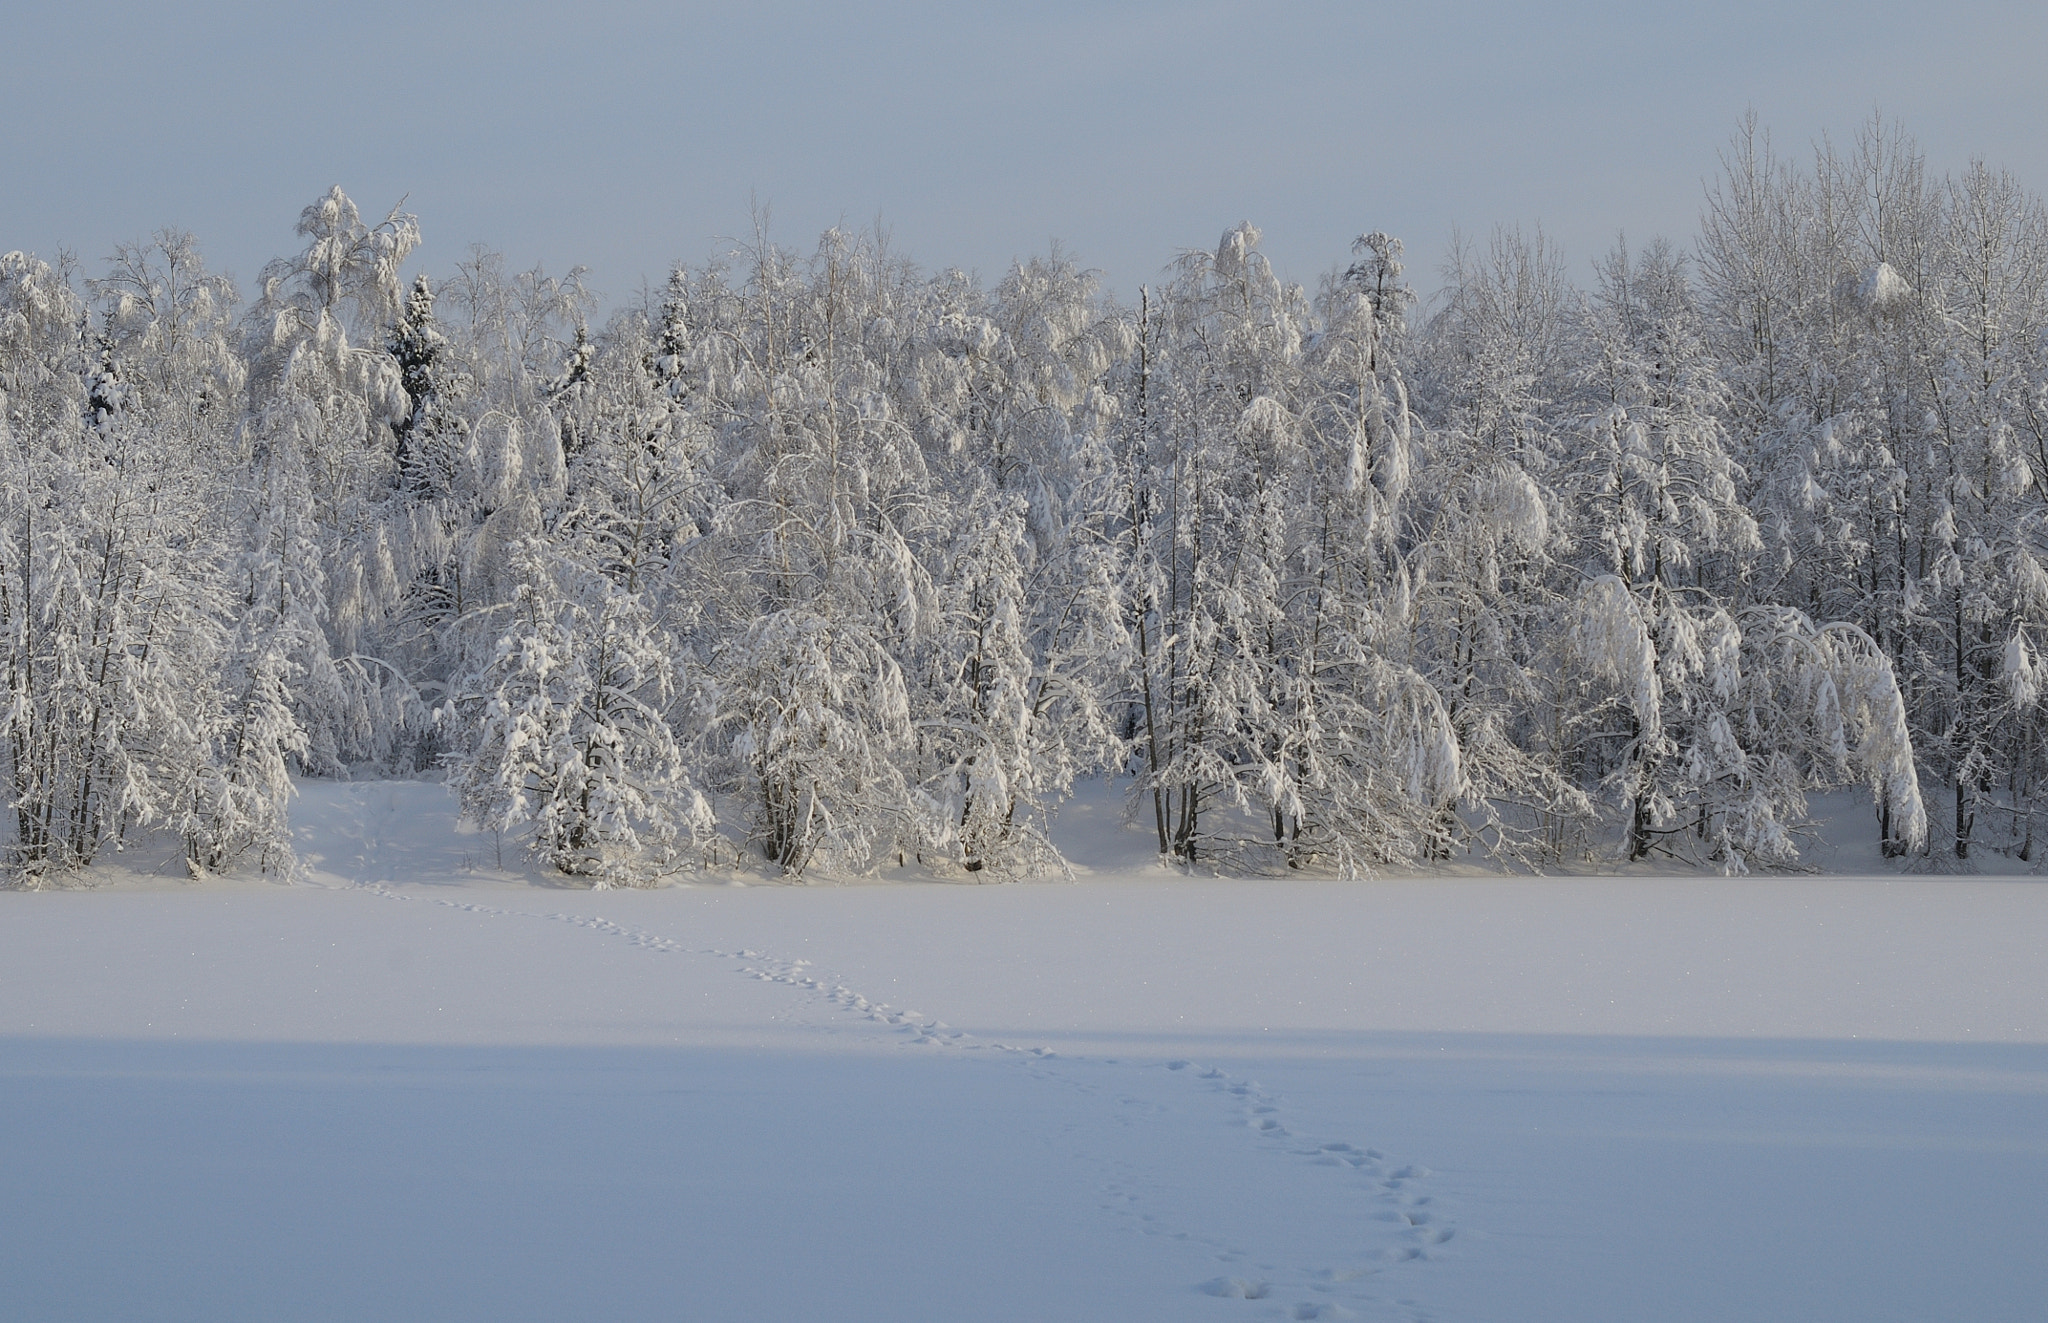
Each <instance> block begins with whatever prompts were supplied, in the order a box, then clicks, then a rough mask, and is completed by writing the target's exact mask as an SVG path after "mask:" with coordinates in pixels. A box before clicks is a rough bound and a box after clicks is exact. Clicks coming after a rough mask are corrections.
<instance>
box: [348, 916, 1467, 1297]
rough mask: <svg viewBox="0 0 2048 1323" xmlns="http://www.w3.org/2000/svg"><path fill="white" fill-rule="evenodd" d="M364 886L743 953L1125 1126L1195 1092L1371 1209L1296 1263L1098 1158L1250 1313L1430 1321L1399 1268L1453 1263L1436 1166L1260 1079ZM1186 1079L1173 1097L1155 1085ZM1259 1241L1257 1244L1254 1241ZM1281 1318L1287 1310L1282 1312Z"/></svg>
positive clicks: (1154, 1228)
mask: <svg viewBox="0 0 2048 1323" xmlns="http://www.w3.org/2000/svg"><path fill="white" fill-rule="evenodd" d="M354 886H355V888H356V889H359V890H364V891H368V892H371V893H372V894H375V895H378V896H382V897H385V898H388V899H391V900H399V901H414V900H418V899H428V900H430V901H431V902H432V903H433V904H435V905H438V906H442V907H445V908H449V909H456V910H461V911H464V912H466V913H471V914H476V915H480V916H485V917H492V918H507V919H528V920H538V921H543V922H552V923H563V924H567V925H570V926H572V927H578V928H584V929H587V930H589V931H591V932H594V933H598V934H601V935H603V936H606V937H611V938H615V939H618V940H621V941H625V942H628V943H630V944H632V945H634V946H638V947H642V948H644V949H646V950H649V951H654V952H659V953H666V954H674V955H685V956H696V957H700V958H710V959H717V960H725V961H730V962H732V963H733V965H734V966H735V970H734V972H735V973H737V974H740V975H741V976H743V977H747V978H752V979H756V980H760V981H763V982H770V983H776V984H781V985H784V986H786V987H788V988H790V989H792V990H793V991H795V992H798V993H800V994H803V995H805V996H807V997H809V998H811V999H813V1000H814V1001H816V1002H819V1003H822V1004H823V1005H825V1006H826V1007H828V1008H830V1009H831V1010H832V1011H833V1012H835V1013H837V1014H840V1015H843V1016H847V1017H850V1018H856V1019H858V1020H863V1021H866V1022H868V1023H869V1024H872V1025H873V1026H874V1027H875V1029H876V1030H877V1031H887V1032H890V1033H893V1034H896V1035H899V1036H900V1037H899V1041H901V1042H902V1043H904V1044H905V1045H906V1046H909V1047H916V1048H923V1049H930V1050H942V1051H958V1052H986V1053H989V1054H991V1055H995V1056H1004V1057H1011V1058H1014V1059H1016V1060H1018V1061H1019V1062H1020V1063H1021V1064H1023V1065H1025V1066H1027V1067H1029V1069H1030V1073H1031V1074H1032V1076H1033V1077H1034V1078H1036V1079H1039V1080H1042V1081H1044V1082H1046V1083H1048V1084H1051V1085H1055V1086H1059V1087H1063V1088H1065V1089H1068V1090H1070V1091H1072V1092H1074V1093H1077V1094H1080V1095H1083V1096H1086V1097H1089V1098H1092V1099H1097V1100H1107V1102H1108V1104H1109V1105H1112V1106H1115V1107H1117V1108H1119V1109H1120V1110H1121V1112H1123V1113H1125V1115H1124V1116H1123V1121H1124V1124H1127V1125H1139V1124H1144V1123H1145V1121H1146V1120H1155V1121H1156V1119H1157V1118H1158V1117H1159V1116H1160V1115H1162V1114H1164V1113H1166V1112H1168V1111H1170V1110H1175V1109H1179V1108H1183V1107H1185V1106H1187V1105H1188V1102H1189V1099H1188V1096H1187V1095H1188V1094H1189V1093H1191V1092H1192V1093H1195V1094H1197V1095H1198V1096H1200V1097H1201V1098H1202V1099H1203V1100H1204V1101H1205V1102H1206V1103H1207V1105H1208V1106H1210V1107H1212V1108H1215V1109H1217V1110H1220V1111H1221V1113H1222V1114H1223V1116H1224V1117H1225V1118H1227V1119H1228V1121H1229V1122H1230V1123H1231V1124H1233V1125H1236V1126H1239V1127H1241V1128H1242V1129H1243V1130H1244V1131H1245V1132H1246V1134H1247V1136H1248V1140H1249V1143H1250V1144H1251V1145H1252V1146H1253V1147H1254V1148H1255V1149H1256V1150H1258V1151H1260V1152H1262V1153H1264V1154H1266V1155H1268V1156H1269V1158H1270V1160H1271V1161H1273V1162H1278V1163H1284V1164H1286V1165H1287V1166H1288V1167H1290V1168H1293V1169H1295V1170H1297V1171H1298V1173H1299V1176H1298V1179H1300V1180H1303V1181H1309V1182H1326V1183H1327V1182H1336V1183H1338V1188H1339V1190H1340V1192H1341V1194H1342V1196H1343V1197H1344V1198H1345V1199H1346V1200H1347V1202H1348V1204H1349V1205H1351V1206H1355V1208H1356V1209H1357V1212H1356V1219H1357V1222H1358V1224H1359V1231H1360V1235H1359V1236H1358V1237H1357V1240H1358V1244H1357V1252H1356V1253H1355V1254H1352V1255H1350V1256H1349V1257H1346V1258H1344V1259H1342V1260H1341V1261H1338V1262H1326V1263H1308V1264H1304V1263H1299V1262H1290V1261H1289V1260H1288V1256H1287V1254H1286V1253H1285V1251H1284V1250H1283V1249H1281V1248H1278V1247H1274V1246H1262V1245H1245V1244H1239V1243H1237V1242H1236V1241H1235V1240H1234V1239H1233V1238H1231V1237H1229V1236H1227V1235H1223V1234H1220V1233H1219V1232H1218V1231H1217V1230H1216V1229H1215V1228H1213V1227H1210V1228H1205V1227H1195V1226H1187V1225H1182V1222H1183V1221H1184V1220H1185V1219H1184V1218H1182V1217H1176V1216H1175V1214H1174V1212H1173V1211H1172V1209H1171V1204H1172V1203H1173V1201H1172V1200H1171V1199H1170V1198H1167V1197H1166V1196H1167V1195H1168V1194H1169V1193H1170V1189H1171V1183H1172V1180H1173V1177H1174V1176H1175V1174H1176V1173H1175V1172H1174V1171H1173V1170H1171V1169H1160V1168H1159V1167H1158V1166H1156V1165H1154V1164H1145V1165H1143V1166H1141V1164H1138V1163H1134V1162H1131V1161H1129V1160H1126V1159H1104V1158H1102V1157H1101V1156H1100V1155H1095V1156H1094V1158H1093V1160H1095V1161H1097V1162H1099V1163H1101V1164H1102V1165H1104V1166H1105V1168H1106V1169H1107V1176H1108V1179H1106V1180H1105V1182H1104V1183H1103V1185H1102V1186H1101V1194H1102V1199H1101V1205H1100V1206H1101V1208H1102V1209H1103V1211H1104V1212H1105V1213H1106V1214H1107V1215H1109V1216H1110V1217H1112V1218H1113V1219H1114V1220H1116V1221H1118V1222H1119V1223H1121V1224H1122V1225H1123V1226H1124V1227H1125V1228H1126V1229H1127V1230H1129V1231H1130V1232H1133V1233H1135V1234H1139V1235H1144V1236H1164V1237H1169V1238H1171V1239H1174V1240H1177V1241H1181V1242H1185V1243H1188V1244H1191V1245H1194V1246H1199V1247H1201V1248H1202V1250H1204V1251H1205V1252H1206V1253H1208V1254H1209V1255H1210V1256H1211V1257H1213V1258H1214V1259H1215V1260H1216V1261H1217V1263H1218V1265H1219V1267H1220V1268H1221V1269H1222V1272H1221V1274H1220V1275H1218V1276H1215V1277H1213V1278H1211V1279H1209V1280H1207V1281H1203V1282H1200V1283H1194V1284H1191V1285H1192V1289H1193V1290H1195V1291H1197V1292H1200V1293H1201V1294H1204V1295H1208V1296H1212V1297H1217V1298H1220V1299H1225V1300H1245V1301H1249V1302H1255V1303H1256V1304H1257V1305H1259V1306H1261V1308H1260V1309H1259V1310H1258V1311H1257V1312H1255V1313H1250V1314H1247V1315H1245V1317H1280V1318H1293V1319H1342V1318H1366V1317H1379V1318H1387V1317H1393V1318H1399V1319H1404V1320H1414V1321H1415V1323H1420V1321H1421V1320H1423V1319H1426V1318H1427V1317H1428V1315H1427V1311H1425V1310H1422V1309H1421V1308H1420V1307H1419V1306H1417V1305H1416V1304H1415V1303H1414V1302H1412V1301H1409V1300H1405V1299H1389V1298H1388V1297H1387V1296H1385V1295H1384V1294H1382V1293H1381V1291H1380V1290H1379V1289H1378V1288H1379V1287H1380V1286H1382V1285H1383V1284H1385V1285H1391V1284H1393V1283H1392V1282H1391V1281H1389V1280H1388V1279H1386V1277H1385V1276H1384V1275H1385V1274H1387V1273H1389V1272H1390V1271H1396V1270H1399V1269H1400V1268H1402V1267H1403V1266H1404V1265H1408V1264H1413V1263H1416V1262H1420V1261H1425V1260H1429V1259H1432V1258H1438V1257H1441V1256H1442V1255H1443V1254H1444V1253H1445V1252H1446V1251H1445V1248H1444V1247H1445V1246H1446V1245H1447V1244H1448V1243H1449V1242H1450V1241H1451V1240H1452V1239H1453V1237H1454V1235H1455V1230H1456V1229H1455V1227H1454V1226H1453V1225H1452V1223H1451V1221H1450V1220H1449V1219H1448V1218H1447V1217H1446V1215H1445V1210H1444V1208H1443V1206H1442V1204H1441V1203H1440V1202H1439V1200H1438V1198H1437V1196H1435V1195H1434V1194H1432V1193H1431V1192H1430V1188H1429V1176H1430V1172H1429V1170H1428V1169H1427V1168H1425V1167H1421V1166H1418V1165H1415V1164H1412V1163H1404V1162H1400V1161H1397V1160H1395V1159H1393V1158H1390V1157H1389V1156H1387V1155H1386V1154H1385V1153H1382V1152H1380V1151H1379V1150H1378V1149H1375V1148H1370V1147H1367V1146H1364V1145H1362V1144H1358V1143H1354V1142H1352V1141H1350V1140H1347V1139H1332V1138H1325V1137H1322V1136H1318V1135H1314V1134H1310V1133H1308V1132H1307V1131H1306V1130H1304V1129H1301V1128H1299V1127H1297V1126H1296V1125H1294V1124H1291V1123H1290V1121H1289V1119H1288V1117H1287V1114H1286V1108H1285V1100H1284V1099H1283V1098H1281V1097H1280V1096H1278V1095H1276V1094H1273V1093H1271V1092H1269V1091H1268V1090H1266V1089H1265V1088H1263V1087H1262V1086H1261V1085H1260V1084H1259V1083H1258V1081H1256V1080H1252V1079H1243V1078H1239V1077H1236V1076H1234V1075H1232V1074H1230V1073H1229V1072H1227V1071H1225V1070H1223V1069H1221V1068H1220V1067H1217V1066H1213V1065H1204V1064H1202V1063H1199V1062H1196V1061H1193V1060H1189V1059H1174V1060H1169V1061H1165V1062H1147V1063H1143V1064H1141V1063H1138V1062H1135V1061H1131V1060H1127V1059H1112V1058H1100V1059H1097V1058H1084V1057H1072V1056H1063V1055H1061V1054H1059V1053H1055V1052H1053V1051H1052V1050H1050V1049H1048V1048H1045V1047H1042V1046H1024V1045H1018V1044H1011V1043H1002V1042H993V1041H989V1042H984V1041H982V1040H980V1039H978V1038H976V1037H975V1035H973V1034H971V1033H968V1032H966V1031H964V1030H959V1029H955V1028H953V1027H952V1026H950V1025H948V1024H947V1023H946V1022H945V1021H943V1020H941V1019H938V1018H936V1017H933V1016H928V1015H925V1014H923V1013H922V1012H920V1011H916V1010H911V1009H904V1008H899V1007H896V1006H893V1005H891V1004H889V1003H886V1002H880V1001H875V1000H873V999H871V998H869V997H866V996H864V995H862V994H861V993H860V992H858V991H857V990H855V989H854V988H852V987H849V986H848V985H847V984H845V983H844V982H841V981H838V980H836V979H832V978H828V977H825V976H823V975H821V974H820V973H819V972H818V971H817V970H816V969H815V968H814V967H813V966H812V964H811V962H810V961H808V960H803V959H784V958H779V957H775V956H771V955H768V954H766V953H764V952H761V951H757V950H754V949H751V948H741V949H739V950H731V951H728V950H723V949H718V948H711V947H694V946H691V945H689V944H687V943H684V942H680V941H677V940H675V939H674V938H671V937H666V936H663V935H662V934H659V933H654V932H649V931H647V930H645V929H640V928H634V927H629V926H627V925H624V924H619V923H614V922H612V921H611V920H608V919H605V918H602V917H599V916H596V915H586V914H571V913H568V912H564V911H555V912H552V913H543V912H536V911H529V910H515V909H507V908H504V907H501V906H496V905H485V904H479V903H477V902H474V901H459V900H449V899H446V898H443V897H415V896H411V895H408V894H406V893H404V892H401V891H398V890H395V889H394V888H392V887H389V886H386V885H385V884H383V883H381V882H357V883H355V884H354ZM1169 1078H1170V1079H1173V1080H1175V1081H1177V1082H1179V1083H1178V1087H1174V1086H1168V1087H1167V1089H1166V1090H1165V1091H1164V1092H1163V1093H1162V1092H1160V1091H1157V1090H1152V1089H1150V1087H1149V1086H1151V1085H1154V1084H1164V1082H1165V1080H1166V1079H1169ZM1246 1239H1255V1237H1247V1238H1246ZM1276 1308H1277V1309H1278V1310H1279V1311H1280V1312H1278V1313H1274V1312H1273V1310H1274V1309H1276Z"/></svg>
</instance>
